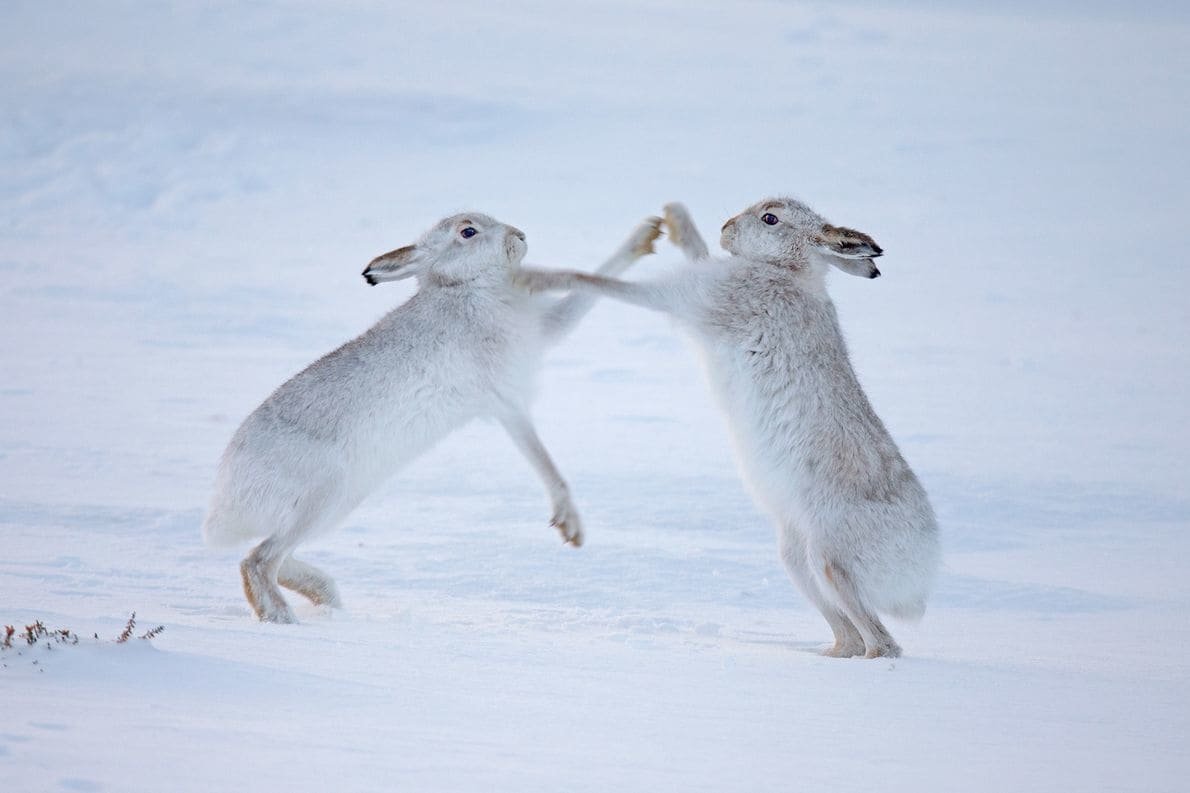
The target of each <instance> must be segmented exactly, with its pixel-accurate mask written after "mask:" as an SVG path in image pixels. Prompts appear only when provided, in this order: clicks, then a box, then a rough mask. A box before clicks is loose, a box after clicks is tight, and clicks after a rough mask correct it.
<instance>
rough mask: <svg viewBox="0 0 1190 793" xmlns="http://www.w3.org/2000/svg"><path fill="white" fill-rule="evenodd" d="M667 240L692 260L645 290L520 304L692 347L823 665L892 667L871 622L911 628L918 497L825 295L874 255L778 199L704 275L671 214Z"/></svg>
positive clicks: (926, 550)
mask: <svg viewBox="0 0 1190 793" xmlns="http://www.w3.org/2000/svg"><path fill="white" fill-rule="evenodd" d="M665 224H666V227H667V228H668V230H669V233H670V237H671V239H672V240H673V241H674V242H675V244H677V245H678V247H679V248H681V249H682V250H683V251H684V252H685V254H686V256H687V257H688V258H690V259H692V260H693V261H692V263H691V264H689V265H688V266H687V267H686V268H684V270H683V271H681V272H679V273H677V274H675V275H672V276H670V277H668V278H663V279H661V280H655V281H651V282H646V283H628V282H624V281H617V280H614V279H609V278H603V277H599V276H590V275H585V274H581V273H559V272H549V271H539V270H524V271H522V272H521V274H520V275H519V276H518V279H519V282H520V283H521V284H522V285H524V286H526V287H528V288H530V289H566V288H573V287H578V288H580V289H584V290H587V291H589V292H593V293H597V294H604V295H610V296H614V297H618V298H619V299H621V300H624V301H627V302H630V303H635V304H638V305H641V306H644V307H646V308H651V309H655V310H658V311H663V312H666V313H668V314H671V315H673V316H674V317H675V318H676V319H677V320H678V322H679V324H681V325H682V326H684V327H685V328H686V329H687V330H688V331H689V332H690V333H692V334H693V336H694V338H695V339H696V341H697V342H698V343H699V347H700V348H701V351H702V354H703V357H704V359H705V362H706V366H707V369H708V372H709V375H710V380H711V383H712V385H713V388H714V390H715V391H716V393H717V396H718V398H719V401H720V403H721V405H722V407H723V409H724V410H725V412H726V413H727V417H728V420H729V423H730V425H731V430H732V436H733V440H734V443H735V446H736V451H737V455H738V458H739V460H740V463H741V468H742V469H743V474H744V478H745V479H746V481H747V483H748V485H749V486H750V489H751V490H752V492H753V494H754V497H755V498H756V499H757V501H758V502H759V503H760V504H761V506H762V507H763V508H764V509H765V510H766V511H768V512H769V513H770V514H771V515H772V516H773V518H774V520H775V521H776V523H777V526H778V535H779V541H780V554H781V558H782V560H783V561H784V563H785V566H786V567H787V568H788V570H789V573H790V576H791V577H792V578H793V580H794V581H795V582H796V583H797V585H798V586H799V587H800V588H801V590H802V591H803V592H804V593H805V594H806V596H807V597H808V598H810V600H811V601H813V603H814V605H815V606H817V607H818V609H819V610H820V611H821V612H822V614H823V616H825V617H826V620H827V622H829V623H830V626H831V629H832V631H833V632H834V637H835V643H834V646H833V647H831V648H830V649H828V650H826V651H825V653H826V654H827V655H832V656H842V657H847V656H853V655H859V654H864V655H865V656H866V657H868V658H873V657H877V656H897V655H900V653H901V648H900V647H899V646H898V645H897V643H896V642H895V641H894V640H893V638H892V636H891V635H890V634H889V632H888V630H887V629H886V628H885V627H884V625H883V624H882V623H881V621H880V618H879V617H878V616H877V613H878V612H881V613H886V614H891V615H893V616H897V617H906V618H914V617H919V616H920V615H921V614H922V613H923V612H924V610H925V604H926V598H927V596H928V594H929V591H930V588H931V586H932V583H933V579H934V577H935V573H936V570H937V567H938V562H939V547H938V527H937V524H936V522H935V520H934V513H933V510H932V509H931V507H930V503H929V500H928V499H927V497H926V493H925V491H924V490H923V489H922V486H921V484H920V483H919V482H918V480H917V477H916V476H914V474H913V471H912V470H910V468H909V465H908V464H907V463H906V462H905V460H904V458H903V457H902V456H901V454H900V452H899V451H898V450H897V446H896V444H895V443H894V442H893V440H892V438H891V437H890V436H889V434H888V431H887V430H886V429H885V427H884V425H883V424H882V423H881V421H880V419H879V418H878V417H877V416H876V413H875V412H874V411H873V410H872V406H871V405H870V404H869V402H868V399H867V397H866V396H865V395H864V392H863V389H862V388H861V387H860V384H859V381H858V380H857V378H856V375H855V371H854V370H853V369H852V367H851V362H850V360H849V358H848V356H847V348H846V345H845V344H844V342H843V336H842V334H841V332H840V330H839V324H838V320H837V318H836V315H835V307H834V305H833V304H832V303H831V300H830V297H829V296H828V295H827V291H826V277H825V276H826V272H827V270H828V269H829V268H830V266H835V267H838V268H839V269H842V270H844V271H845V272H848V273H852V274H855V275H862V276H865V277H869V278H875V277H876V276H878V275H879V274H880V273H879V270H877V269H876V266H875V264H874V263H873V261H872V259H873V258H875V257H877V256H880V255H881V253H882V251H881V249H880V246H878V245H877V244H876V243H875V242H874V241H873V240H872V238H871V237H869V236H868V235H866V234H863V233H861V232H858V231H854V230H852V229H847V228H841V227H838V226H832V225H831V224H829V223H827V222H826V221H825V220H824V219H823V218H822V217H821V216H819V215H818V214H816V213H815V212H814V211H813V210H811V209H810V208H809V207H808V206H806V205H805V204H803V203H801V202H799V201H795V200H793V199H790V198H779V199H774V200H770V201H762V202H760V203H758V204H756V205H754V206H752V207H749V208H748V209H746V210H744V211H743V212H742V213H740V214H739V215H737V216H736V217H733V218H732V219H730V220H728V221H727V223H726V224H724V226H723V235H722V239H721V241H720V244H721V245H722V246H723V248H724V249H725V250H727V251H728V253H730V254H731V255H730V256H729V257H727V258H726V259H714V260H712V259H708V258H707V248H706V245H705V244H704V243H703V241H702V239H701V237H700V236H699V235H698V231H697V230H696V229H695V227H694V224H693V223H692V222H691V221H690V218H689V216H688V215H687V213H686V211H685V209H684V208H683V207H682V206H681V205H680V204H671V205H669V206H667V207H666V220H665Z"/></svg>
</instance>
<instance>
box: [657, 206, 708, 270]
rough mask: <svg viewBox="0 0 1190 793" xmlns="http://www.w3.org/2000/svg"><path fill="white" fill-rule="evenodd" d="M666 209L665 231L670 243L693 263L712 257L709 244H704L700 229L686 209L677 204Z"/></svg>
mask: <svg viewBox="0 0 1190 793" xmlns="http://www.w3.org/2000/svg"><path fill="white" fill-rule="evenodd" d="M664 209H665V229H666V231H667V232H669V241H670V242H672V243H673V244H674V245H676V246H677V247H678V250H680V251H681V252H682V254H683V255H684V256H685V257H686V258H687V259H690V260H691V261H694V260H696V259H705V258H707V257H708V256H710V252H709V251H708V250H707V244H706V243H705V242H703V240H702V235H701V234H699V233H698V228H697V227H696V226H695V225H694V220H693V219H692V218H691V217H690V213H689V212H687V211H686V207H684V206H682V205H681V204H676V203H675V204H666V205H665V208H664Z"/></svg>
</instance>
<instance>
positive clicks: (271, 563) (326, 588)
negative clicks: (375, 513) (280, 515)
mask: <svg viewBox="0 0 1190 793" xmlns="http://www.w3.org/2000/svg"><path fill="white" fill-rule="evenodd" d="M337 492H339V491H338V488H337V487H336V483H335V482H324V483H322V484H321V485H319V486H315V487H312V488H310V489H309V490H307V491H306V492H305V493H304V494H303V495H302V496H301V497H299V498H298V500H297V502H296V503H295V504H294V505H293V510H292V511H291V512H290V513H289V515H288V516H287V517H286V518H285V519H284V521H283V527H282V529H281V530H280V531H277V532H275V533H274V534H273V535H272V536H270V537H269V538H268V539H267V540H265V541H264V542H262V543H261V544H260V545H257V546H256V547H255V548H253V549H252V552H251V553H249V554H248V556H247V557H246V558H245V559H244V561H243V562H241V563H240V574H241V575H242V576H243V579H244V594H245V595H247V597H248V602H249V603H251V604H252V608H253V610H254V611H255V612H256V616H257V617H259V618H260V619H261V621H262V622H297V618H296V617H295V616H294V615H293V610H292V609H291V608H290V607H289V604H288V603H286V602H285V598H284V596H282V594H281V590H280V589H278V587H277V585H278V583H280V584H281V585H282V586H285V587H287V588H289V589H293V590H296V591H298V592H300V593H301V594H303V595H305V596H306V597H308V598H310V599H311V600H313V601H314V602H315V603H327V604H329V605H337V603H338V593H337V592H336V591H335V585H334V582H333V581H331V579H330V577H328V576H327V575H326V573H323V572H322V571H321V570H318V569H317V568H314V567H311V566H310V565H308V564H305V563H303V562H299V561H297V560H295V559H293V558H291V555H292V554H293V551H294V549H295V548H297V547H298V545H300V544H301V543H302V541H303V540H305V539H306V538H307V537H309V536H310V535H311V534H312V533H313V532H315V531H316V530H317V529H318V528H319V527H323V526H326V525H327V524H328V523H332V522H334V520H335V519H336V518H338V517H340V511H339V506H337V504H336V500H335V498H334V496H335V494H336V493H337ZM291 585H292V586H291ZM316 596H317V598H318V599H316Z"/></svg>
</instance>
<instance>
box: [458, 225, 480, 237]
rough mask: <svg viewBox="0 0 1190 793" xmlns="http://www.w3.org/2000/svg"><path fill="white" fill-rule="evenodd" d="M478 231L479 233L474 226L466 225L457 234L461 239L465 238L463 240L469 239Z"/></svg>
mask: <svg viewBox="0 0 1190 793" xmlns="http://www.w3.org/2000/svg"><path fill="white" fill-rule="evenodd" d="M478 233H479V232H478V231H476V230H475V229H474V228H472V227H471V226H468V227H467V228H465V229H463V230H462V231H460V232H459V235H460V236H461V237H462V238H463V239H465V240H469V239H471V238H472V237H474V236H475V235H476V234H478Z"/></svg>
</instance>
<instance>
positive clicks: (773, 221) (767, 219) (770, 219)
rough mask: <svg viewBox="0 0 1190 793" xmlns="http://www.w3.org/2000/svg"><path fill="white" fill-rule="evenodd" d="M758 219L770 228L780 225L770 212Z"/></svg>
mask: <svg viewBox="0 0 1190 793" xmlns="http://www.w3.org/2000/svg"><path fill="white" fill-rule="evenodd" d="M760 219H761V220H763V221H764V222H765V223H767V224H768V225H770V226H775V225H777V224H778V223H780V221H779V220H777V216H776V215H774V214H773V213H772V212H765V213H764V214H763V215H761V216H760Z"/></svg>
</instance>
